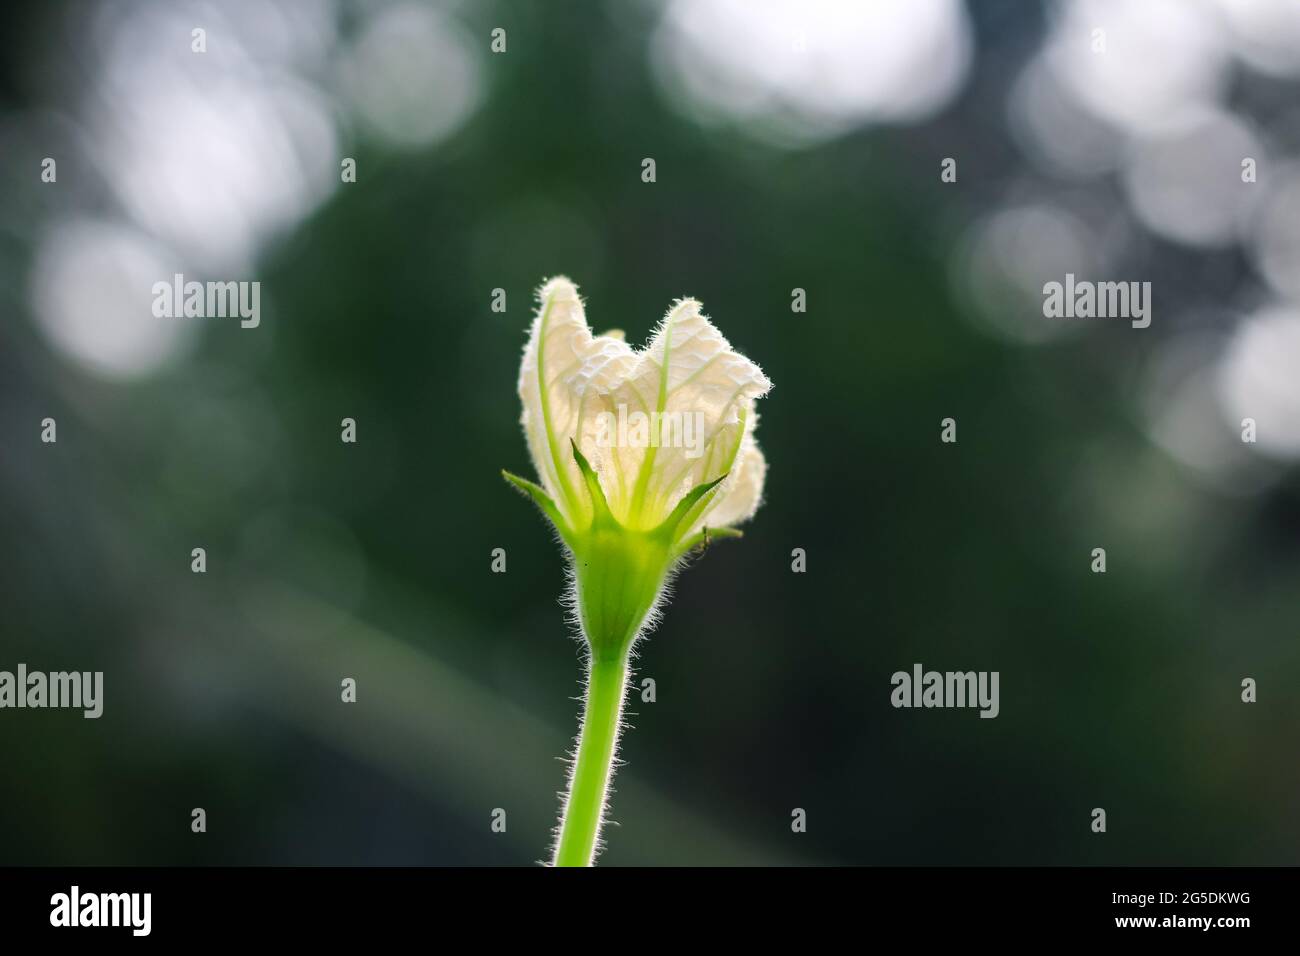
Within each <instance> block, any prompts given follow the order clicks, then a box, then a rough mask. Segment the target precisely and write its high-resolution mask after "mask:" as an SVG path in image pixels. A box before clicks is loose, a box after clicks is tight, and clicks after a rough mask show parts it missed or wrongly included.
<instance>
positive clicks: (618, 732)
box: [542, 555, 687, 866]
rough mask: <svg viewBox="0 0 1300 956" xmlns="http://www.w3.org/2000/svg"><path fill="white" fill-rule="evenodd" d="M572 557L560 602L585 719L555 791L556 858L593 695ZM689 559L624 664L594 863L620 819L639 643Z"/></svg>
mask: <svg viewBox="0 0 1300 956" xmlns="http://www.w3.org/2000/svg"><path fill="white" fill-rule="evenodd" d="M569 558H570V560H569V561H567V562H565V567H564V576H565V588H564V592H563V594H562V595H561V597H560V604H561V606H562V607H563V608H564V609H565V614H566V616H567V617H568V618H569V620H570V622H571V623H572V625H573V631H572V633H573V636H574V639H575V640H577V641H578V644H579V646H580V647H581V653H582V695H581V697H580V698H578V699H580V700H581V701H582V719H581V721H580V722H579V724H578V733H577V735H576V736H575V737H574V738H573V745H572V747H571V748H570V749H569V750H568V751H567V752H566V753H565V754H564V756H563V757H561V758H560V759H562V760H563V761H564V762H565V765H566V766H565V775H564V784H565V785H564V789H563V790H559V791H556V796H557V798H558V799H559V801H560V815H559V822H558V823H556V825H555V826H554V827H553V828H552V829H551V858H552V859H554V857H555V854H556V852H557V850H558V849H559V845H560V835H561V834H562V833H563V832H564V821H565V817H566V816H567V815H568V801H569V796H570V794H571V793H572V791H573V778H574V776H575V774H576V773H577V771H578V753H579V751H580V749H581V746H582V733H583V731H584V730H585V729H586V722H587V720H588V717H589V715H588V713H587V707H588V703H589V697H590V694H591V667H592V653H591V642H590V641H589V640H588V639H587V635H586V633H585V632H584V630H583V627H582V613H581V609H580V607H579V602H578V579H577V572H576V571H575V569H574V565H573V560H572V555H570V556H569ZM686 563H687V562H686V560H685V559H681V560H678V561H677V562H676V564H674V566H673V567H672V568H670V569H669V571H668V574H667V576H666V577H665V578H664V582H663V584H662V585H661V586H660V588H659V594H658V595H657V596H656V598H655V600H654V603H652V604H651V605H650V608H649V610H647V611H646V613H645V617H644V618H643V619H642V621H641V626H640V627H638V628H637V631H636V634H635V635H633V637H632V640H631V641H630V642H629V645H628V649H627V654H626V657H625V658H624V664H623V668H624V669H623V689H622V691H621V697H620V700H619V707H618V720H617V722H616V723H615V727H614V739H613V744H612V746H611V749H610V758H609V774H608V778H607V779H608V781H609V782H608V783H607V784H606V786H605V793H604V795H603V799H602V801H601V806H600V816H599V821H598V823H597V825H596V841H595V844H594V846H593V847H592V852H591V861H592V863H594V862H595V861H596V857H598V856H600V854H601V852H602V851H603V850H604V848H605V842H604V839H603V837H602V833H603V832H604V830H605V827H606V826H607V825H609V826H617V825H618V824H617V821H615V820H611V819H610V817H609V808H610V800H611V797H612V796H613V794H614V793H615V792H616V791H615V789H614V785H613V779H614V774H615V772H616V771H617V770H619V769H621V768H622V767H624V766H625V765H626V761H625V760H623V759H622V758H621V757H620V756H619V743H620V741H621V740H622V739H623V733H624V732H625V731H628V730H631V729H632V724H631V722H630V720H629V716H630V715H629V714H628V711H627V706H626V705H627V695H628V691H629V690H630V689H631V688H632V687H633V686H634V681H633V677H634V676H635V673H636V672H635V670H634V668H633V664H634V663H635V661H636V660H637V658H638V656H639V655H638V645H640V643H641V641H642V639H643V638H645V637H648V636H649V635H650V633H651V632H652V631H654V630H655V628H657V627H658V626H659V623H660V622H661V621H662V620H663V608H664V605H666V604H667V603H668V602H670V601H671V600H672V596H673V584H674V580H675V578H676V576H677V574H678V572H679V571H680V570H681V569H682V568H684V567H685V566H686ZM542 864H543V865H544V866H545V865H549V861H542Z"/></svg>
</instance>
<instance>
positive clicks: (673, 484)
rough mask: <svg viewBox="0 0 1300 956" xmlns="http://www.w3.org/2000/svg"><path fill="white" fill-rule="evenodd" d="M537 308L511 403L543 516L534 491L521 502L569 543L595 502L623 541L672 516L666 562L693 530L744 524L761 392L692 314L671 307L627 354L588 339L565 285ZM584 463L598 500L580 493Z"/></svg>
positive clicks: (606, 339)
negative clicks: (519, 416)
mask: <svg viewBox="0 0 1300 956" xmlns="http://www.w3.org/2000/svg"><path fill="white" fill-rule="evenodd" d="M539 298H540V306H539V308H538V310H537V315H536V318H535V319H534V321H533V326H532V332H531V335H530V337H529V341H528V345H527V347H526V348H525V350H524V358H523V364H522V366H521V368H520V371H519V397H520V400H521V401H522V402H523V426H524V431H525V433H526V434H527V436H528V447H529V451H530V452H531V453H532V458H533V464H534V466H535V467H536V469H537V473H538V475H539V476H540V478H541V485H542V489H544V490H545V494H546V497H547V498H549V500H550V502H551V504H552V505H553V510H552V507H551V505H548V504H547V503H546V502H544V501H542V500H541V499H540V498H539V496H538V494H537V492H538V491H540V490H542V489H535V488H534V489H529V491H530V493H531V494H533V497H534V498H535V499H538V502H539V504H541V505H542V507H543V509H544V510H546V511H547V513H548V515H549V516H550V517H551V520H552V521H554V522H555V523H556V525H557V527H558V528H559V529H560V532H561V535H562V536H564V537H565V539H566V541H567V542H568V543H569V544H570V546H571V547H572V545H573V541H572V540H570V539H571V538H572V537H573V536H574V535H576V534H579V533H581V532H582V531H583V530H584V529H587V528H589V527H590V526H591V525H592V523H593V521H594V520H596V519H597V517H598V516H599V515H600V514H601V512H602V503H601V501H600V500H599V499H600V497H601V496H603V498H604V501H605V502H606V503H607V505H608V514H609V516H610V517H612V518H613V520H614V522H616V523H617V525H618V526H620V527H622V528H624V529H626V530H629V531H640V532H648V531H651V530H653V529H656V528H662V527H664V523H665V522H666V521H667V520H668V519H669V517H670V516H673V515H674V509H678V508H679V506H680V507H681V508H683V509H684V511H683V513H681V514H680V515H677V516H676V522H675V524H674V526H673V527H672V528H671V529H669V530H670V531H671V538H672V542H671V543H672V545H673V548H672V551H673V553H674V554H680V553H682V552H684V551H685V550H688V549H689V548H690V547H692V546H693V545H694V544H696V543H698V542H699V541H700V540H702V539H703V537H704V529H705V528H708V529H709V533H710V534H713V533H714V532H715V531H719V532H721V533H723V534H725V533H727V531H728V529H730V528H732V527H733V526H734V525H736V524H739V523H740V522H743V521H745V520H747V519H748V518H750V517H751V516H752V515H753V514H754V512H755V511H756V510H757V509H758V506H759V502H760V500H761V497H762V492H763V479H764V476H765V473H766V471H767V464H766V462H765V461H764V459H763V453H762V452H761V451H759V449H758V445H757V444H756V442H755V441H754V428H755V426H756V425H757V423H758V416H757V414H756V412H755V410H754V403H755V400H756V399H757V398H759V397H761V396H762V395H764V394H766V393H767V391H768V390H769V389H770V388H771V387H772V383H771V382H769V381H768V380H767V377H766V376H764V375H763V371H762V369H760V368H759V367H758V366H757V365H755V364H754V363H753V362H751V361H750V360H749V359H747V358H745V357H744V356H743V355H741V354H739V353H738V352H736V351H735V350H734V349H732V347H731V346H730V344H728V342H727V340H726V339H725V338H723V337H722V334H721V333H719V332H718V330H717V329H716V328H714V327H713V325H712V323H710V322H709V320H708V319H707V318H706V317H705V316H704V315H703V314H702V313H701V312H700V304H699V303H698V302H696V301H695V300H694V299H680V300H678V301H677V302H676V303H675V304H674V305H673V307H672V308H671V309H670V310H669V311H668V314H667V315H666V316H665V318H664V320H663V321H662V322H661V323H660V325H659V327H658V328H657V329H656V330H655V333H654V335H653V337H652V338H651V340H650V343H649V344H648V345H647V346H646V347H645V348H644V349H642V350H640V351H636V350H633V349H632V348H631V347H629V346H628V344H627V343H626V342H624V341H623V337H622V333H609V334H606V335H597V336H593V335H592V333H591V329H590V328H589V327H588V325H587V319H586V315H585V312H584V310H583V305H582V300H581V299H579V298H578V290H577V289H576V288H575V287H574V285H573V283H572V282H570V281H569V280H568V279H565V278H563V277H557V278H554V279H552V280H550V281H549V282H548V283H546V285H545V286H543V288H542V290H541V292H540V294H539ZM575 449H576V450H577V451H579V452H580V453H581V454H580V455H578V454H575V453H574V450H575ZM584 459H585V461H584ZM586 462H590V466H591V469H592V471H593V472H594V478H595V481H596V482H597V483H598V486H599V488H598V489H595V488H591V487H589V485H588V482H587V479H586V478H585V476H584V473H583V471H584V465H585V464H586ZM719 479H721V480H720V481H719ZM714 482H717V484H716V485H713V486H712V487H710V485H711V483H714ZM516 483H517V484H518V483H519V482H518V481H516ZM688 495H689V496H691V499H690V500H687V498H688ZM557 519H558V520H557Z"/></svg>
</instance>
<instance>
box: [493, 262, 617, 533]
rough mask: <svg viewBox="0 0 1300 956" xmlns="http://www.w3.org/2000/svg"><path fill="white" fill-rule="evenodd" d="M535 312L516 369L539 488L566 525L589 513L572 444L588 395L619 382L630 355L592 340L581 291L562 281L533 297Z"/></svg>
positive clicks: (612, 342) (607, 339)
mask: <svg viewBox="0 0 1300 956" xmlns="http://www.w3.org/2000/svg"><path fill="white" fill-rule="evenodd" d="M538 300H539V303H540V304H539V307H538V309H537V315H536V317H535V318H534V319H533V325H532V330H531V332H530V335H529V339H528V344H527V346H525V348H524V358H523V363H522V364H521V365H520V369H519V398H520V400H521V402H522V403H523V418H522V422H523V426H524V432H525V434H526V435H527V436H528V450H529V452H530V453H531V454H532V458H533V465H534V467H535V468H536V469H537V473H538V475H539V476H540V478H541V480H542V485H543V486H544V487H545V488H546V490H547V491H548V492H549V493H550V494H551V496H552V497H553V498H554V499H555V502H556V505H557V506H558V507H559V509H560V510H561V511H562V512H563V513H564V514H565V516H566V517H567V518H568V519H569V520H570V521H575V520H576V519H577V518H578V517H579V516H584V515H589V514H590V503H589V501H588V500H587V498H586V490H585V488H584V486H583V482H582V476H581V473H580V471H579V469H578V466H577V464H576V462H575V461H574V458H573V454H572V450H571V447H570V445H569V441H570V439H573V438H577V437H578V436H579V434H580V432H581V430H582V420H583V417H584V414H585V413H586V406H587V404H588V396H590V395H597V394H599V393H600V392H601V391H602V390H603V391H608V390H609V389H611V388H613V387H614V385H615V384H616V383H617V382H619V381H621V380H623V378H625V377H626V375H627V373H628V372H629V371H630V369H631V367H632V364H633V353H632V350H631V348H629V347H628V345H627V344H626V343H625V342H622V341H620V340H619V339H617V338H614V337H613V336H607V335H604V336H599V337H596V336H593V335H592V334H591V329H590V328H589V327H588V325H587V317H586V313H585V311H584V310H583V307H582V300H581V299H580V298H579V297H578V290H577V288H576V287H575V286H574V284H573V283H572V282H570V281H569V280H568V279H566V278H564V277H563V276H557V277H556V278H554V279H551V280H550V281H549V282H547V283H546V285H544V286H543V287H542V289H541V291H540V292H539V293H538Z"/></svg>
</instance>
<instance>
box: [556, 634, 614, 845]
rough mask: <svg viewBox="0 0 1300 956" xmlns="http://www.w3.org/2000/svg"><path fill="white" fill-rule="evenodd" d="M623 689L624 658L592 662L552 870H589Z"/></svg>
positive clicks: (607, 781) (609, 770) (607, 784)
mask: <svg viewBox="0 0 1300 956" xmlns="http://www.w3.org/2000/svg"><path fill="white" fill-rule="evenodd" d="M626 686H627V655H626V654H625V653H624V654H617V655H613V656H608V657H596V656H595V655H593V656H592V658H591V663H590V665H589V671H588V676H587V702H586V707H585V710H584V712H583V715H582V730H581V732H580V733H579V735H578V756H577V760H576V762H575V764H574V767H573V777H572V779H571V780H570V781H569V796H568V800H567V802H566V803H565V806H564V818H563V819H562V820H561V822H560V837H559V840H558V841H556V844H555V859H554V865H555V866H590V865H591V863H592V861H593V860H594V859H595V856H596V841H597V840H598V839H599V837H600V826H601V822H602V821H603V819H604V816H605V797H606V793H607V792H608V790H609V781H610V778H611V777H612V776H613V773H612V768H613V763H614V751H615V749H616V747H617V745H618V730H619V717H620V715H621V714H622V712H623V691H624V688H625V687H626Z"/></svg>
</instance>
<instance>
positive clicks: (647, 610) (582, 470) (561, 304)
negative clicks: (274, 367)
mask: <svg viewBox="0 0 1300 956" xmlns="http://www.w3.org/2000/svg"><path fill="white" fill-rule="evenodd" d="M538 298H539V306H538V310H537V314H536V316H535V317H534V319H533V325H532V330H531V333H530V335H529V339H528V344H527V346H526V347H525V349H524V357H523V363H522V365H521V367H520V370H519V397H520V399H521V401H522V402H523V426H524V432H525V434H526V435H527V438H528V450H529V452H530V453H531V455H532V459H533V466H534V467H535V468H536V469H537V474H538V476H539V478H540V483H536V482H532V481H529V480H527V479H525V478H521V477H519V476H517V475H512V474H510V473H509V472H503V474H504V475H505V477H506V479H507V480H509V481H510V482H511V483H512V484H513V485H514V486H515V487H516V488H518V489H519V490H520V491H522V492H523V493H524V494H525V495H527V496H528V497H530V498H531V499H532V500H533V501H534V502H535V503H536V504H537V505H538V507H540V508H541V510H542V513H543V514H544V515H545V516H546V517H547V518H548V519H549V520H550V522H551V524H552V525H553V526H554V527H555V530H556V532H557V533H558V535H559V537H560V540H561V542H562V543H563V545H564V549H565V552H566V557H567V559H568V561H569V567H570V572H571V573H570V580H571V586H572V591H571V594H570V598H571V605H572V607H573V610H574V617H575V620H576V624H577V626H578V628H579V630H580V632H581V636H582V638H583V640H585V642H586V646H587V651H588V653H587V656H586V665H587V694H586V700H585V702H584V712H583V719H582V727H581V730H580V731H579V734H578V745H577V752H576V756H575V758H574V761H573V765H572V768H571V773H570V777H569V791H568V796H567V799H566V801H565V807H564V813H563V815H562V817H561V819H560V824H559V826H558V827H557V830H556V842H555V847H554V855H553V860H552V862H553V863H554V865H556V866H588V865H590V864H591V863H592V862H593V861H594V859H595V856H596V853H597V852H598V848H599V837H600V828H601V824H602V822H603V818H604V814H605V805H606V794H607V792H608V789H609V782H610V777H611V772H612V767H613V762H614V754H615V750H616V748H617V744H618V734H619V730H620V727H621V715H622V707H623V696H624V692H625V689H626V686H627V679H628V661H629V658H630V656H631V653H632V648H633V645H634V644H635V643H636V641H637V638H638V637H640V636H641V634H642V633H643V632H644V631H645V630H647V629H648V628H649V627H651V626H652V625H653V623H654V622H655V620H656V619H657V616H658V613H659V606H660V604H661V602H662V601H663V600H664V595H665V592H666V589H667V587H668V584H669V582H670V581H671V579H672V577H673V575H674V574H675V573H676V571H677V570H678V569H679V568H680V566H681V564H682V563H683V561H684V559H685V558H686V557H687V555H688V554H690V553H691V552H693V551H695V550H697V549H700V548H702V547H707V545H708V543H709V541H710V540H712V539H717V538H724V537H739V536H740V532H739V531H737V530H735V526H736V525H737V524H740V523H741V522H743V521H745V520H747V519H748V518H750V517H751V516H752V515H753V514H754V512H755V511H756V510H758V506H759V502H760V499H761V497H762V492H763V478H764V476H765V474H766V471H767V464H766V462H765V461H764V459H763V454H762V452H760V451H759V450H758V445H757V444H756V443H755V441H754V428H755V426H756V425H757V424H758V416H757V414H756V413H755V411H754V403H755V400H756V399H758V398H760V397H761V396H763V395H764V394H766V393H767V391H768V390H769V389H770V388H771V387H772V383H771V382H769V381H768V380H767V378H766V376H764V375H763V371H762V369H760V368H759V367H758V366H757V365H755V364H754V363H753V362H751V361H750V360H749V359H747V358H745V357H744V356H743V355H740V354H739V353H737V352H736V351H735V350H733V349H732V348H731V346H730V345H729V344H728V343H727V340H726V339H724V338H723V337H722V335H721V333H719V332H718V330H717V329H715V328H714V327H713V325H712V323H710V322H709V320H708V319H707V318H706V317H705V316H704V315H703V314H702V313H701V312H700V304H699V303H698V302H696V301H695V300H694V299H679V300H678V301H677V302H675V303H674V304H673V306H672V308H671V309H669V311H668V314H667V316H665V318H664V320H663V322H661V323H660V325H659V327H658V328H657V329H656V330H655V332H654V335H653V336H652V337H651V340H650V343H649V344H648V345H647V346H646V347H645V348H644V349H642V350H640V351H636V350H633V349H632V348H631V347H630V346H628V344H627V343H626V342H625V341H623V334H622V333H621V332H608V333H606V334H604V335H592V334H591V329H590V328H589V327H588V325H587V319H586V314H585V312H584V310H583V305H582V300H581V299H579V298H578V290H577V288H575V286H574V285H573V283H572V282H570V281H569V280H568V279H566V278H563V277H556V278H554V279H551V280H550V281H549V282H547V283H546V284H545V285H544V286H543V287H542V289H541V291H540V292H539V294H538Z"/></svg>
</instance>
